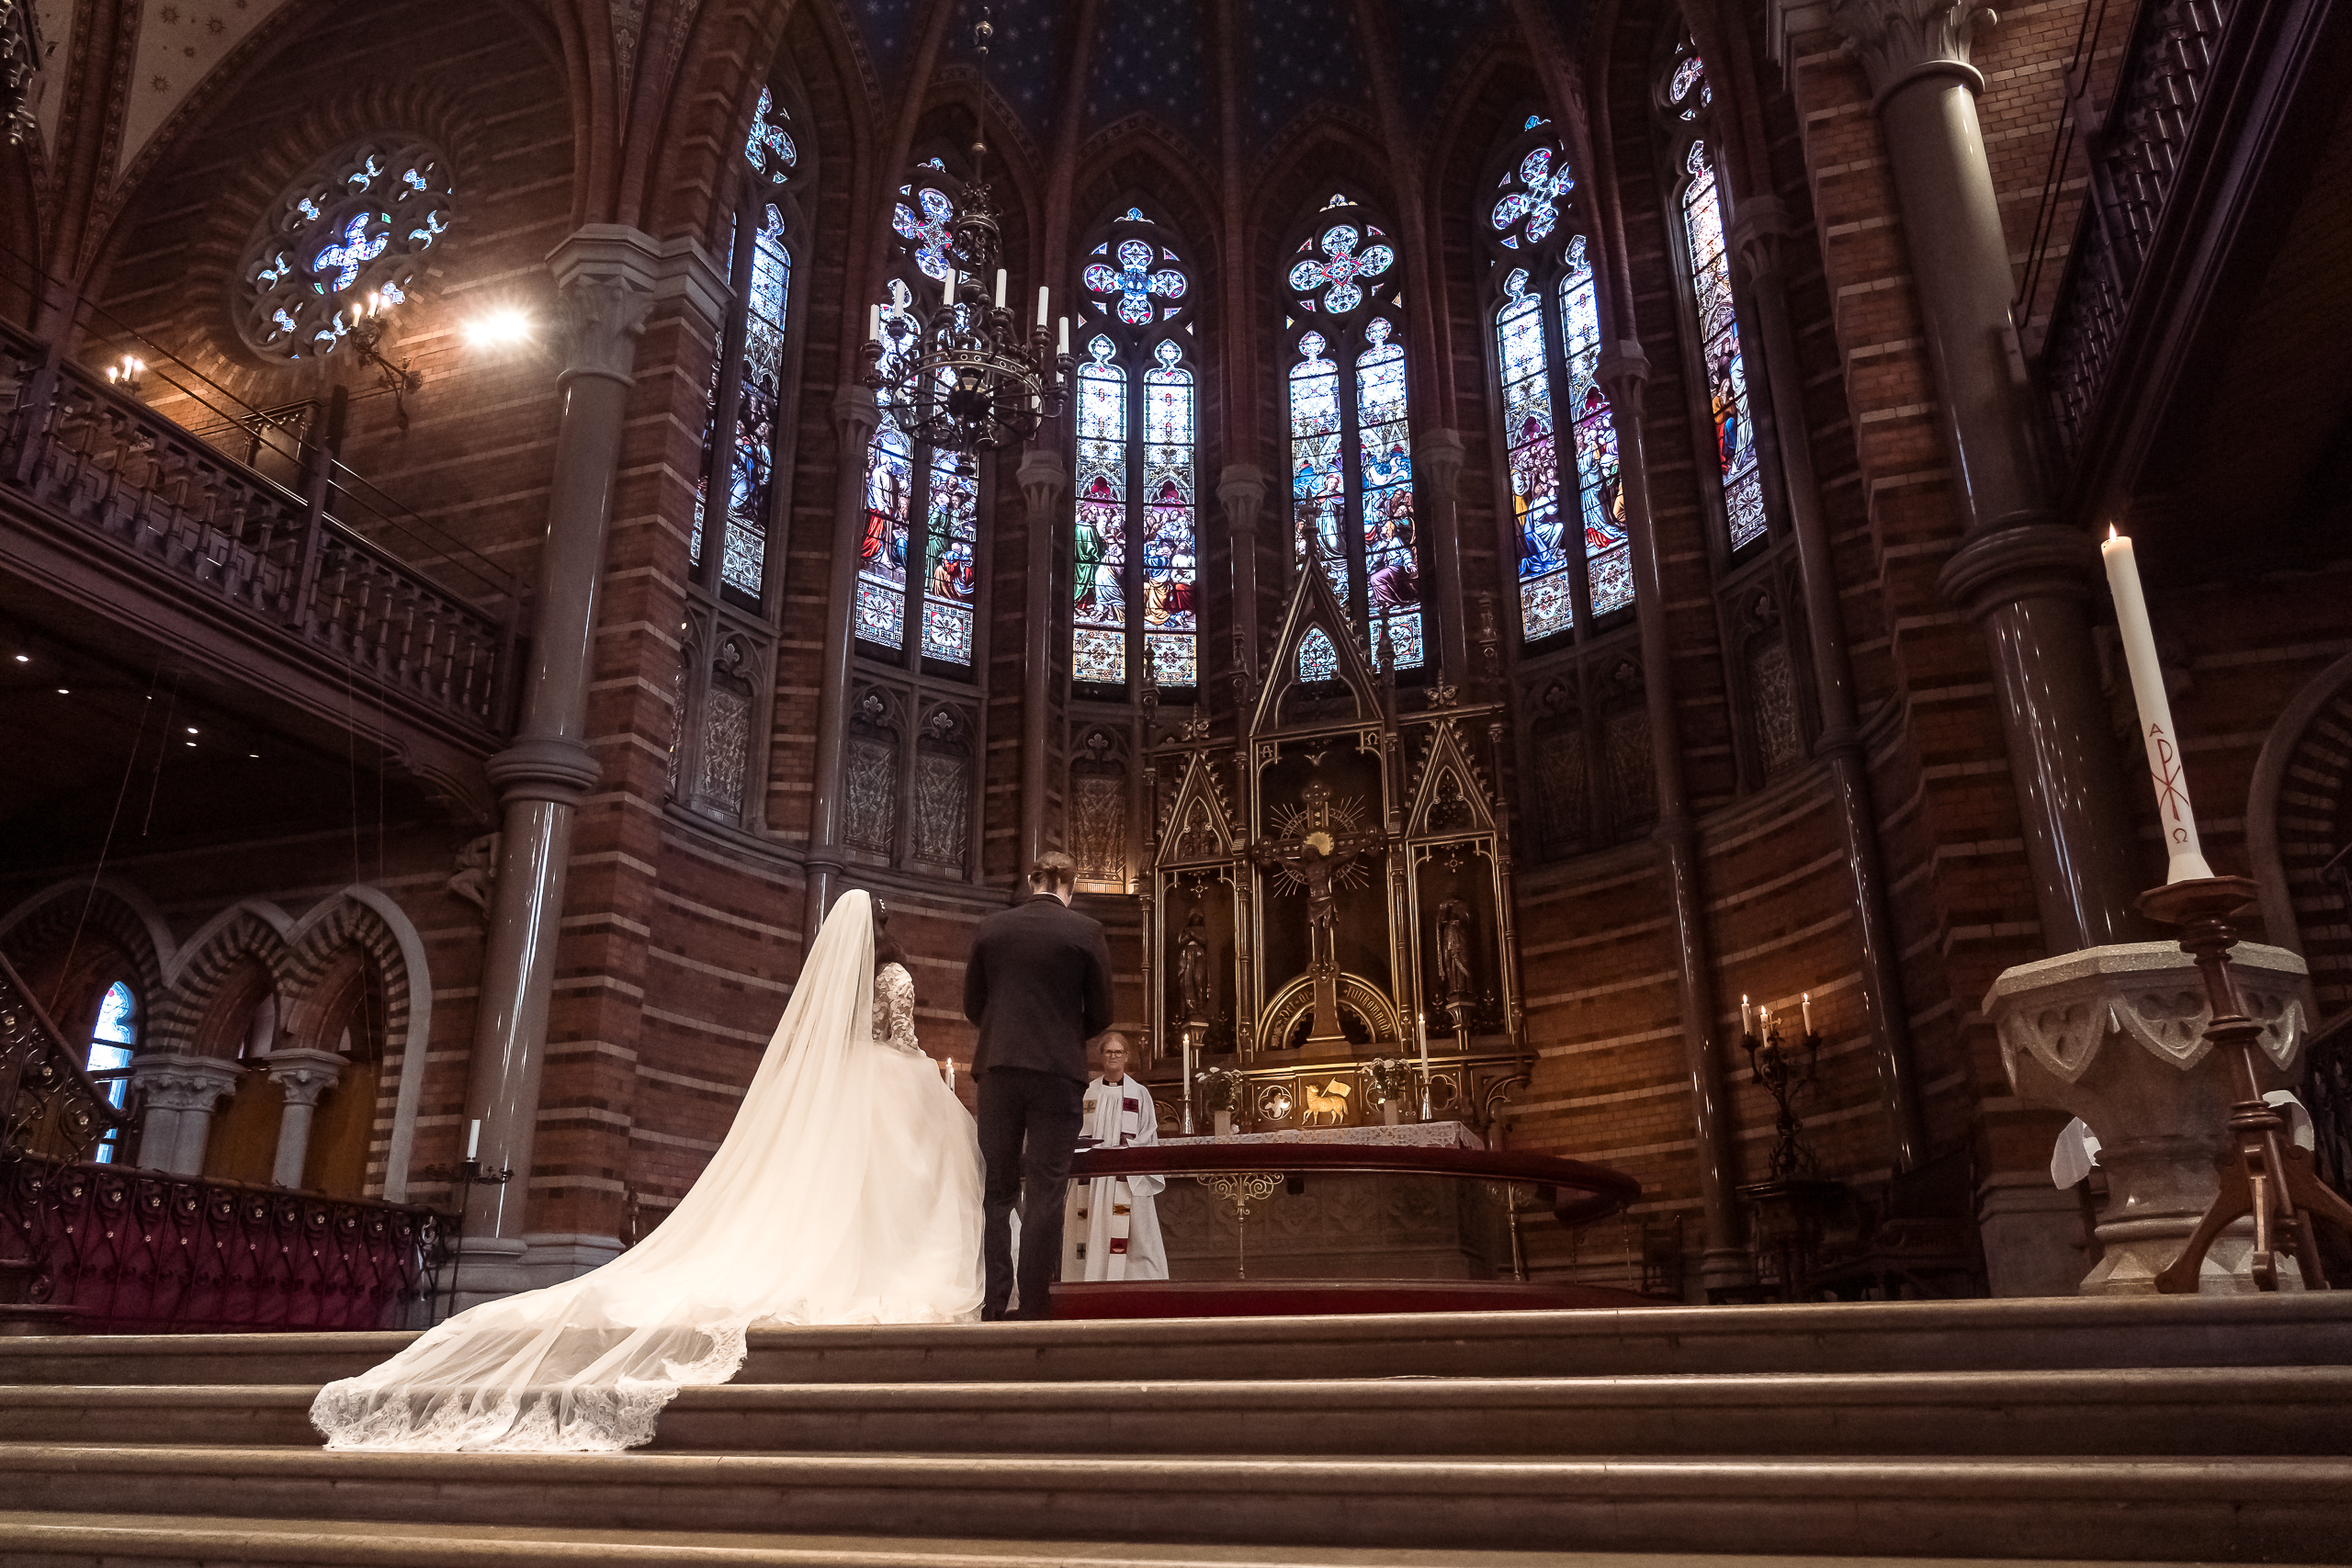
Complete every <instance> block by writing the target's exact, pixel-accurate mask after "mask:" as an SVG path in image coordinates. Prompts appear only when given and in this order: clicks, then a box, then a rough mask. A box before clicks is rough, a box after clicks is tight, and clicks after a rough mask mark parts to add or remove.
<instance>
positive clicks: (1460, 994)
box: [1437, 898, 1478, 1008]
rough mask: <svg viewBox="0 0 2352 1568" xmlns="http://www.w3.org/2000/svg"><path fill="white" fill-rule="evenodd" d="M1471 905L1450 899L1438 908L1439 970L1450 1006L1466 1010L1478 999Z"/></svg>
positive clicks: (1444, 993)
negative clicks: (1472, 962)
mask: <svg viewBox="0 0 2352 1568" xmlns="http://www.w3.org/2000/svg"><path fill="white" fill-rule="evenodd" d="M1471 919H1472V916H1471V912H1470V906H1469V905H1467V904H1465V903H1464V902H1463V901H1462V900H1461V899H1459V898H1448V899H1447V900H1446V901H1445V902H1444V903H1442V904H1440V905H1439V906H1438V907H1437V968H1438V977H1439V980H1440V982H1441V984H1442V987H1443V996H1444V1000H1445V1004H1446V1006H1448V1007H1449V1008H1452V1007H1465V1006H1467V1005H1469V1004H1470V1003H1471V1002H1473V1001H1475V1000H1476V998H1477V994H1478V990H1477V982H1476V979H1475V978H1474V977H1473V976H1472V975H1471V970H1470V921H1471Z"/></svg>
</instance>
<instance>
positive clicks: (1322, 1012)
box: [1250, 779, 1387, 1049]
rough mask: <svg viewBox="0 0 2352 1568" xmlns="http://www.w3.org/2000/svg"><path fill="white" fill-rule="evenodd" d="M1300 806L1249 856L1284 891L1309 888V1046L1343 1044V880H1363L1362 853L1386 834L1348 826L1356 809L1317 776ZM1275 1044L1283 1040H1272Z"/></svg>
mask: <svg viewBox="0 0 2352 1568" xmlns="http://www.w3.org/2000/svg"><path fill="white" fill-rule="evenodd" d="M1298 799H1299V808H1298V809H1297V810H1296V811H1295V812H1291V813H1289V814H1287V816H1286V818H1285V820H1284V821H1283V827H1285V828H1286V829H1289V830H1290V831H1289V833H1288V835H1287V836H1286V837H1283V838H1280V839H1264V840H1260V841H1259V842H1258V843H1257V844H1255V845H1253V846H1252V847H1251V850H1250V855H1251V858H1253V859H1255V860H1256V861H1257V863H1259V864H1260V865H1262V866H1265V867H1267V868H1269V869H1270V870H1272V872H1273V873H1274V874H1275V876H1276V877H1277V878H1279V879H1280V880H1281V882H1282V884H1283V887H1284V890H1285V891H1288V890H1293V889H1297V888H1304V889H1306V951H1307V973H1308V975H1309V976H1312V977H1313V980H1314V986H1315V1017H1314V1021H1313V1023H1312V1024H1311V1025H1310V1026H1309V1029H1308V1032H1307V1039H1306V1043H1307V1044H1308V1045H1310V1046H1325V1047H1335V1046H1336V1047H1344V1046H1345V1045H1346V1044H1347V1035H1346V1033H1345V1032H1343V1031H1341V1029H1340V905H1339V892H1338V890H1339V888H1340V886H1342V885H1346V886H1361V885H1362V884H1363V882H1364V881H1365V880H1366V878H1367V877H1368V875H1369V873H1368V871H1367V869H1366V868H1365V866H1364V865H1363V857H1364V856H1365V855H1367V854H1370V853H1372V852H1374V851H1378V850H1381V849H1383V848H1385V845H1386V842H1387V840H1386V838H1385V835H1383V834H1381V833H1379V832H1377V831H1373V830H1363V831H1351V830H1349V827H1348V825H1349V822H1350V820H1351V818H1352V817H1353V815H1354V814H1353V812H1352V811H1351V810H1349V809H1348V808H1347V807H1335V806H1334V804H1333V803H1332V800H1331V786H1330V785H1329V784H1325V783H1324V782H1323V781H1322V780H1320V779H1317V780H1316V781H1315V782H1314V783H1312V784H1308V785H1307V786H1306V788H1305V789H1303V790H1301V791H1300V792H1299V797H1298ZM1272 1044H1273V1045H1274V1046H1275V1047H1276V1048H1277V1049H1279V1048H1280V1046H1281V1044H1282V1042H1279V1041H1276V1042H1272Z"/></svg>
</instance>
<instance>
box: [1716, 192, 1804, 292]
mask: <svg viewBox="0 0 2352 1568" xmlns="http://www.w3.org/2000/svg"><path fill="white" fill-rule="evenodd" d="M1796 231H1797V226H1796V220H1795V219H1793V218H1792V217H1791V216H1790V215H1789V208H1788V204H1787V203H1786V202H1784V201H1782V200H1781V198H1780V197H1777V196H1751V197H1747V198H1746V199H1745V200H1743V201H1741V202H1740V204H1739V210H1738V211H1737V212H1736V213H1734V214H1733V215H1732V220H1731V251H1732V255H1733V257H1734V258H1735V259H1736V261H1737V262H1738V264H1739V274H1740V277H1741V279H1742V280H1743V281H1744V282H1747V283H1749V284H1757V283H1763V282H1766V281H1770V280H1777V279H1778V278H1779V277H1780V276H1781V260H1782V252H1783V250H1784V249H1785V243H1786V242H1787V240H1788V239H1789V237H1790V236H1791V235H1792V234H1794V233H1795V232H1796Z"/></svg>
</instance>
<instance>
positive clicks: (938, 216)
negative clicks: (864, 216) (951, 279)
mask: <svg viewBox="0 0 2352 1568" xmlns="http://www.w3.org/2000/svg"><path fill="white" fill-rule="evenodd" d="M899 195H900V196H902V197H910V199H911V200H912V201H913V203H914V205H913V206H911V207H910V206H909V205H908V204H907V202H905V201H901V202H899V205H898V207H897V209H896V210H894V211H893V212H892V213H891V214H890V227H891V228H893V229H896V230H897V231H899V235H900V237H902V238H903V239H905V240H906V241H907V242H908V243H910V245H912V246H913V247H914V253H915V265H917V266H919V267H921V268H922V270H923V271H924V272H925V273H926V274H928V275H929V276H933V277H936V278H939V279H941V280H942V281H944V280H945V278H946V276H947V271H948V267H949V266H950V265H951V264H950V263H949V261H948V259H947V247H948V245H949V243H951V242H952V241H953V239H954V235H953V234H951V233H950V232H949V229H950V226H951V225H952V224H954V223H955V221H956V204H955V203H954V202H953V201H950V200H949V199H948V198H947V193H946V192H944V191H940V190H933V188H932V187H931V186H924V187H923V188H922V190H920V191H917V190H914V189H912V188H911V187H910V186H899ZM918 208H920V209H922V210H921V212H920V214H918V212H917V210H916V209H918Z"/></svg>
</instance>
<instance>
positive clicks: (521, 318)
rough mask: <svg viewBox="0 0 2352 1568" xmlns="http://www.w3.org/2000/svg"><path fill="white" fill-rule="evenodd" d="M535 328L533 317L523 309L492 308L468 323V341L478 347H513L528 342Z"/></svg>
mask: <svg viewBox="0 0 2352 1568" xmlns="http://www.w3.org/2000/svg"><path fill="white" fill-rule="evenodd" d="M534 330H535V329H534V324H533V322H532V321H531V318H530V317H529V316H528V315H526V314H525V313H524V312H523V311H521V310H514V309H511V308H510V309H505V310H492V311H490V312H489V313H487V314H485V315H481V316H476V317H475V318H474V319H473V320H472V321H468V322H467V323H466V341H467V342H468V343H469V344H472V345H473V346H474V347H476V348H512V347H514V346H515V344H521V343H528V342H529V341H530V340H531V336H532V333H533V331H534Z"/></svg>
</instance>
